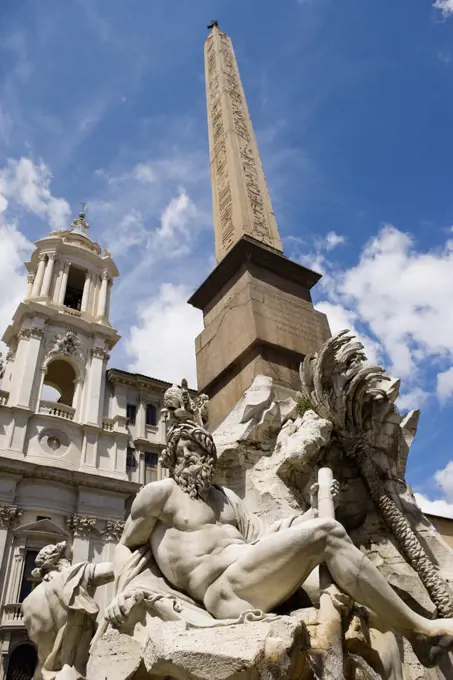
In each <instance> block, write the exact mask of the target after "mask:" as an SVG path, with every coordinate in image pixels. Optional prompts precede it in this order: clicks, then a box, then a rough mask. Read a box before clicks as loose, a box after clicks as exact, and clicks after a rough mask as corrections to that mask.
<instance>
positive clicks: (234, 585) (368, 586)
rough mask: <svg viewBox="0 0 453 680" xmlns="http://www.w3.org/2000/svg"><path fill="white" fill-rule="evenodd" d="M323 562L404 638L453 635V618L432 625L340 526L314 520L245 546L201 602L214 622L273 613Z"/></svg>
mask: <svg viewBox="0 0 453 680" xmlns="http://www.w3.org/2000/svg"><path fill="white" fill-rule="evenodd" d="M321 562H325V563H326V564H327V566H328V567H329V570H330V573H331V574H332V577H333V579H334V581H335V582H336V583H337V585H338V586H339V587H340V588H342V589H343V590H344V591H345V592H346V593H348V595H350V596H351V597H352V598H353V599H354V600H356V601H357V602H359V603H360V604H362V605H364V606H365V607H368V608H369V609H371V610H372V611H374V612H375V613H376V614H377V615H378V616H379V617H380V618H381V619H382V621H383V622H385V623H386V624H387V625H388V626H389V627H390V628H392V629H394V630H397V631H398V632H400V633H402V634H403V635H405V636H407V637H411V636H413V635H414V634H419V635H426V636H428V637H434V636H436V635H439V634H440V635H445V634H447V635H451V634H453V620H452V619H445V620H437V621H431V620H429V619H426V618H424V617H423V616H420V615H419V614H417V613H416V612H414V611H413V610H412V609H411V608H410V607H408V606H407V605H406V604H405V603H404V602H403V600H402V599H401V598H400V597H399V596H398V595H397V593H395V591H394V590H393V588H391V586H390V585H389V584H388V583H387V581H386V579H385V578H384V577H383V576H382V574H380V572H379V571H378V570H377V569H376V567H374V565H373V564H372V563H371V562H370V561H369V559H368V558H367V557H366V556H365V555H364V554H363V553H362V552H360V550H358V549H357V548H356V547H355V546H354V545H353V543H352V541H351V540H350V538H349V537H348V535H347V534H346V531H345V530H344V528H343V527H342V526H341V524H340V523H339V522H337V521H336V520H334V519H313V520H309V521H305V522H301V523H298V524H296V525H293V526H292V527H290V528H289V529H283V530H281V531H279V532H277V533H275V534H269V535H267V536H264V537H263V538H262V539H261V540H260V541H258V542H257V543H256V544H254V545H244V546H242V547H241V551H240V552H238V556H237V558H236V559H235V561H234V562H233V563H232V564H231V566H229V567H228V568H227V569H226V570H225V572H224V573H223V574H222V575H221V576H220V577H219V578H218V579H217V580H216V581H215V582H214V583H213V584H212V585H211V586H210V587H209V588H208V590H207V592H206V596H205V599H204V604H205V606H206V608H207V609H208V611H210V612H211V614H213V616H215V617H216V618H230V617H233V616H238V615H239V614H240V613H241V612H242V611H244V609H245V608H246V607H245V606H244V605H245V604H248V605H249V607H252V608H256V609H261V610H262V611H271V610H272V609H273V608H274V607H275V606H276V605H278V604H281V603H282V602H284V601H285V600H286V599H287V598H288V597H289V596H290V595H291V594H292V593H293V592H294V591H295V590H296V589H297V588H298V587H299V586H301V585H302V583H303V582H304V581H305V579H306V578H307V576H308V574H309V573H310V572H311V571H312V569H314V567H315V566H317V565H318V564H320V563H321Z"/></svg>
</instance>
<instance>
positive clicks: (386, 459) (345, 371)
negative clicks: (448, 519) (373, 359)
mask: <svg viewBox="0 0 453 680" xmlns="http://www.w3.org/2000/svg"><path fill="white" fill-rule="evenodd" d="M365 362H366V356H365V353H364V351H363V345H362V344H361V343H360V342H358V341H357V340H355V339H354V338H353V337H351V335H350V334H349V331H341V332H340V333H338V334H337V335H335V336H334V337H332V338H330V339H329V340H328V341H327V342H326V343H325V344H324V346H323V347H322V349H321V350H320V352H319V353H318V354H317V355H314V356H307V357H306V358H305V360H304V362H303V364H301V367H300V378H301V387H302V395H303V397H304V398H305V399H306V400H308V401H309V402H310V403H311V405H312V407H313V409H314V410H315V411H316V412H317V413H318V414H319V415H320V416H321V417H322V418H325V419H326V420H330V422H331V423H332V424H333V434H334V436H336V438H337V439H338V441H339V443H340V446H341V448H342V449H343V451H344V453H345V454H346V456H348V457H349V458H351V459H353V460H354V461H355V462H356V464H357V465H358V468H359V470H360V474H361V477H362V478H363V480H364V482H365V484H366V486H367V488H368V490H369V493H370V496H371V498H372V499H373V501H374V503H375V504H376V505H377V507H378V508H379V510H380V512H381V514H382V516H383V518H384V520H385V521H386V523H387V525H388V526H389V528H390V530H391V531H392V533H393V535H394V537H395V539H396V540H397V542H398V544H399V546H400V548H401V551H402V553H403V554H404V555H405V557H406V558H407V560H408V562H409V563H410V564H411V566H412V567H413V568H414V569H415V571H416V572H417V573H418V575H419V577H420V580H421V581H422V583H423V585H424V586H425V588H426V590H427V591H428V593H429V595H430V597H431V599H432V601H433V603H434V604H435V605H436V607H437V610H438V613H439V615H440V616H453V603H452V601H451V597H450V592H449V589H448V587H447V585H446V584H445V583H444V581H443V580H442V579H441V578H440V576H439V573H438V572H437V571H436V569H435V567H434V566H433V564H432V562H431V560H430V559H429V557H428V555H427V554H426V552H425V551H424V549H423V547H422V546H421V544H420V542H419V540H418V538H417V536H416V535H415V533H414V532H413V530H412V528H411V526H410V524H409V522H408V521H407V519H406V518H405V517H404V515H403V514H402V512H401V511H400V510H399V509H398V507H397V505H396V504H395V502H394V500H393V499H392V497H391V495H390V494H389V493H388V491H387V489H386V486H385V478H386V475H387V471H386V470H385V468H384V465H383V464H378V462H377V461H378V460H379V461H381V463H382V462H383V463H385V464H387V470H388V469H389V468H390V467H391V462H392V461H393V462H396V459H397V458H398V453H399V451H398V449H399V446H400V444H401V441H402V439H403V436H402V428H401V422H402V418H401V416H400V415H399V413H398V410H397V409H396V407H395V406H394V404H393V401H394V399H395V398H396V396H397V393H398V385H399V383H397V382H395V381H392V379H391V378H390V377H389V376H387V375H385V371H384V369H383V368H381V367H380V366H374V365H369V364H366V363H365Z"/></svg>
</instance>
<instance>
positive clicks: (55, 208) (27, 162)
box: [0, 157, 70, 229]
mask: <svg viewBox="0 0 453 680" xmlns="http://www.w3.org/2000/svg"><path fill="white" fill-rule="evenodd" d="M51 180H52V174H51V172H50V170H49V168H48V167H47V165H46V164H45V163H39V164H36V163H33V161H32V160H31V159H30V158H25V157H22V158H20V159H19V160H15V159H9V160H8V161H7V164H6V166H5V167H4V168H3V169H2V170H1V171H0V194H2V196H3V198H4V199H6V200H9V201H11V202H12V203H16V204H17V205H19V206H20V207H22V208H25V210H27V211H29V212H32V213H34V214H35V215H39V216H40V217H42V218H43V219H47V220H48V221H49V224H50V227H51V228H52V229H64V228H66V227H67V226H68V221H69V215H70V208H69V204H68V203H67V201H65V200H64V199H63V198H55V197H54V196H52V193H51V191H50V182H51Z"/></svg>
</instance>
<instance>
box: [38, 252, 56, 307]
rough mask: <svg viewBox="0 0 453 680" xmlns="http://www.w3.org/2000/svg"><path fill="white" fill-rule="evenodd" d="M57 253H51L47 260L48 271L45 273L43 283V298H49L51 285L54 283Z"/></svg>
mask: <svg viewBox="0 0 453 680" xmlns="http://www.w3.org/2000/svg"><path fill="white" fill-rule="evenodd" d="M55 257H56V255H55V253H49V255H48V258H47V265H46V270H45V272H44V279H43V283H42V290H41V295H42V297H48V296H49V292H50V284H51V281H52V272H53V266H54V264H55Z"/></svg>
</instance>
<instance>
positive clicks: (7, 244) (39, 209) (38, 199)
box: [0, 158, 69, 349]
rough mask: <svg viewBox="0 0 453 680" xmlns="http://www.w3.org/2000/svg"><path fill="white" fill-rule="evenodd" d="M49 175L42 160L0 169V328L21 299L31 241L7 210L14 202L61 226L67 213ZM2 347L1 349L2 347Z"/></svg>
mask: <svg viewBox="0 0 453 680" xmlns="http://www.w3.org/2000/svg"><path fill="white" fill-rule="evenodd" d="M50 180H51V174H50V171H49V169H48V168H47V166H46V165H45V164H44V163H41V164H40V165H35V164H34V163H33V162H32V161H31V160H30V159H29V158H21V159H20V160H19V161H16V160H11V159H10V160H9V161H8V162H7V164H6V166H5V167H4V168H3V169H0V244H1V247H0V291H2V292H3V293H4V294H3V295H2V296H1V297H0V328H1V329H2V332H3V330H4V329H5V328H6V327H7V326H8V325H9V323H10V322H11V317H12V315H13V313H14V311H15V309H16V307H17V305H18V304H19V302H20V301H21V300H22V299H23V298H24V296H25V292H26V287H27V272H26V270H25V267H24V261H26V260H28V259H29V257H30V254H31V252H32V250H33V244H32V243H31V242H30V241H29V240H28V239H27V238H26V237H25V236H24V234H22V232H21V231H20V230H19V229H18V227H17V224H16V222H15V221H13V220H12V219H11V218H10V219H8V213H9V210H10V209H11V207H12V205H13V204H17V205H19V206H20V207H21V208H23V209H25V211H26V212H31V213H35V214H37V215H40V216H42V217H47V218H48V219H49V221H50V222H51V224H52V226H57V224H56V223H57V222H58V226H61V223H60V220H61V219H62V218H63V217H64V216H65V215H67V214H69V206H68V204H67V203H66V201H64V200H63V199H58V198H54V197H53V196H52V194H51V192H50V189H49V186H50ZM3 349H4V348H3Z"/></svg>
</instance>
